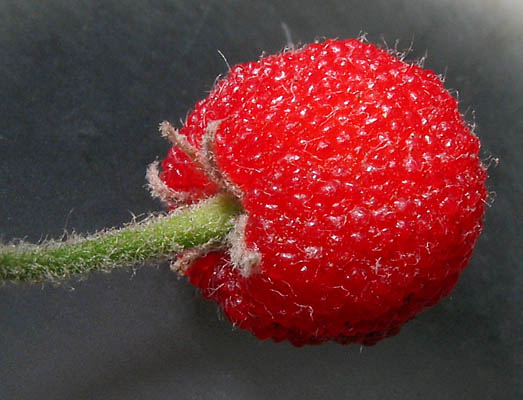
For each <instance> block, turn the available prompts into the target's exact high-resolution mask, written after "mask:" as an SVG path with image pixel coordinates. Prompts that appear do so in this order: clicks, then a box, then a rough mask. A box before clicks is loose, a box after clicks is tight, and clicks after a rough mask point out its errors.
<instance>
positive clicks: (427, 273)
mask: <svg viewBox="0 0 523 400" xmlns="http://www.w3.org/2000/svg"><path fill="white" fill-rule="evenodd" d="M213 122H218V123H217V124H216V129H215V132H214V143H213V146H214V147H213V151H214V157H215V162H216V167H217V168H218V169H219V171H220V173H221V174H222V175H223V176H224V177H226V178H227V181H228V182H230V184H231V185H233V186H234V187H235V188H237V189H238V190H239V192H241V199H240V200H241V204H242V206H243V209H244V212H245V214H246V215H247V222H246V225H245V232H244V237H243V240H244V241H245V243H244V245H245V247H246V249H248V250H249V251H251V252H254V253H256V254H258V255H259V256H260V261H259V262H258V263H257V264H256V265H255V267H254V269H253V270H252V272H250V273H249V274H247V275H246V274H244V273H242V272H241V271H240V269H239V268H238V266H237V265H236V264H235V262H233V261H234V260H233V261H231V256H230V253H231V252H230V251H229V250H228V249H227V248H224V249H223V250H220V251H214V252H211V253H210V254H207V255H206V256H204V257H201V258H198V259H196V261H194V262H193V263H192V265H191V266H190V267H189V268H188V269H187V270H186V271H185V273H186V274H187V276H188V278H189V280H190V281H191V283H193V284H194V285H196V286H198V287H199V288H200V289H201V292H202V295H203V296H204V297H205V298H208V299H211V300H214V301H216V302H217V303H218V304H219V305H220V306H221V307H222V309H223V311H224V313H225V315H226V316H227V317H228V318H229V320H230V321H231V322H232V323H233V324H234V325H236V326H238V327H240V328H244V329H249V330H250V331H252V332H253V333H254V335H256V336H257V337H258V338H261V339H265V338H272V339H274V340H275V341H282V340H288V341H290V342H291V343H292V344H294V345H296V346H301V345H305V344H318V343H321V342H325V341H329V340H334V341H336V342H339V343H343V344H345V343H352V342H357V343H361V344H365V345H372V344H375V343H376V342H378V341H379V340H381V339H383V338H385V337H387V336H391V335H394V334H396V333H397V332H398V331H399V330H400V328H401V326H402V325H403V324H404V323H405V322H406V321H408V320H410V319H412V318H413V317H414V316H415V315H416V314H418V313H419V312H420V311H422V310H423V309H424V308H426V307H428V306H432V305H434V304H435V303H437V302H438V301H439V300H440V299H441V298H442V297H443V296H445V295H447V294H448V293H449V291H450V290H451V289H452V287H453V286H454V285H455V284H456V282H457V280H458V278H459V275H460V272H461V271H462V270H463V268H465V266H466V265H467V263H468V261H469V259H470V256H471V254H472V250H473V247H474V245H475V242H476V240H477V238H478V236H479V234H480V232H481V229H482V217H483V214H484V205H485V201H486V198H487V190H486V187H485V180H486V177H487V173H486V167H485V166H484V165H483V164H482V163H481V161H480V158H479V155H478V154H479V150H480V142H479V140H478V138H477V137H476V136H475V135H474V134H473V133H472V132H471V130H470V128H469V127H468V125H467V124H466V123H465V122H464V120H463V118H462V116H461V115H460V113H459V111H458V104H457V101H456V99H454V98H453V97H452V96H451V95H450V94H449V93H448V91H447V90H446V89H445V88H444V86H443V84H442V81H441V79H440V78H439V77H438V76H436V75H435V74H434V73H433V72H432V71H428V70H424V69H422V68H420V67H419V66H418V65H415V64H409V63H406V62H403V61H401V60H399V59H398V58H396V57H395V56H393V55H391V54H389V53H388V52H387V51H386V50H383V49H380V48H378V47H376V46H374V45H371V44H368V43H365V42H363V41H360V40H356V39H350V40H327V41H325V42H323V43H315V44H310V45H307V46H305V47H303V48H299V49H292V50H287V51H285V52H282V53H280V54H276V55H272V56H268V57H265V58H262V59H260V60H259V61H255V62H249V63H246V64H241V65H236V66H234V67H232V69H231V71H230V72H229V74H228V75H227V76H226V77H225V78H223V79H221V80H219V81H218V82H217V83H216V85H215V87H214V89H213V90H212V91H211V93H210V94H209V95H208V97H206V98H205V99H203V100H201V101H200V102H198V103H197V104H196V105H195V107H194V109H193V111H192V112H191V113H190V115H189V116H188V118H187V121H186V123H185V125H184V126H183V127H182V128H181V129H180V131H179V132H180V134H182V135H184V136H185V137H186V138H187V140H188V142H189V143H190V144H191V145H192V146H194V147H195V148H196V149H199V150H201V149H202V140H204V137H205V134H206V133H207V132H208V131H209V124H210V123H213ZM162 169H163V171H162V173H161V178H162V179H163V181H164V182H165V183H166V184H167V185H168V186H169V187H170V188H172V189H173V190H175V191H178V192H189V193H192V195H193V196H192V197H191V198H192V199H193V200H192V201H195V199H196V200H198V199H203V198H205V197H208V196H210V195H212V194H213V193H215V192H216V191H218V190H220V187H219V185H217V184H216V183H214V182H211V180H210V179H209V178H208V177H206V174H205V171H202V170H201V168H200V167H199V166H198V165H196V164H195V163H193V162H192V160H191V159H190V158H189V157H188V156H187V155H185V154H184V153H183V152H182V151H181V150H180V149H179V148H178V147H176V146H174V147H173V148H172V149H171V151H170V152H169V154H168V156H167V158H166V159H165V160H164V161H163V164H162ZM222 189H223V188H222Z"/></svg>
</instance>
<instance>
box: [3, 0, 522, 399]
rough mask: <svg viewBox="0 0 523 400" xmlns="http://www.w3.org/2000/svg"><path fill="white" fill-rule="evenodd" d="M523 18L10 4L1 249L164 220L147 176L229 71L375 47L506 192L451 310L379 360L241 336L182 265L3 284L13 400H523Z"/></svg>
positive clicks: (403, 8)
mask: <svg viewBox="0 0 523 400" xmlns="http://www.w3.org/2000/svg"><path fill="white" fill-rule="evenodd" d="M522 20H523V3H522V2H521V1H519V0H513V1H510V0H498V1H494V0H492V1H488V0H476V1H475V0H463V1H452V0H439V1H437V0H433V1H428V0H419V1H415V0H411V1H408V0H402V1H400V0H398V1H378V0H373V1H341V0H340V1H335V0H323V1H309V0H303V1H255V0H249V1H247V0H220V1H194V0H186V1H182V0H156V1H155V0H149V1H143V0H135V1H130V0H129V1H92V0H91V1H89V0H85V1H80V0H73V1H63V0H62V1H60V0H46V1H36V0H33V1H28V0H3V1H1V2H0V90H1V101H0V237H1V240H2V241H9V240H11V239H13V238H25V239H27V240H30V241H38V240H40V239H43V238H46V237H59V236H60V235H62V233H63V231H64V229H66V230H68V231H71V230H75V231H77V232H94V231H96V230H99V229H101V228H103V227H107V226H116V225H120V224H122V223H124V222H127V221H129V220H130V218H131V213H134V214H141V213H146V212H149V211H152V210H160V209H161V206H160V204H159V203H157V202H156V201H153V200H152V199H151V198H150V197H149V194H148V193H147V191H146V190H145V189H144V183H145V179H144V174H145V167H146V165H147V164H148V163H150V162H151V161H153V160H155V159H156V158H159V157H163V156H164V155H165V153H166V151H167V150H168V147H169V146H168V144H167V143H166V142H165V141H163V140H162V139H161V138H160V137H159V134H158V132H157V126H158V123H159V122H160V121H162V120H164V119H169V120H171V121H173V122H177V121H179V120H180V119H183V118H184V117H185V115H186V113H187V111H188V110H189V109H190V108H191V106H192V105H193V104H194V102H195V101H197V100H198V99H200V98H201V97H203V96H205V94H206V93H207V91H208V90H209V89H210V88H211V87H212V84H213V82H214V80H215V78H216V77H217V76H218V75H219V74H224V73H226V71H227V66H226V64H225V62H224V60H223V59H222V57H221V56H220V54H219V52H218V51H221V52H222V53H223V54H224V56H225V57H226V59H227V60H228V62H229V63H230V64H235V63H238V62H244V61H249V60H253V59H257V58H258V57H259V56H260V54H261V53H262V52H264V51H266V52H269V53H272V52H276V51H278V50H280V49H282V48H283V46H284V45H285V44H286V43H287V42H288V40H289V36H290V39H291V40H292V41H293V42H294V43H298V44H299V43H307V42H311V41H313V40H315V39H317V38H323V37H329V38H330V37H339V38H347V37H354V36H357V35H359V34H360V33H362V32H367V33H368V35H367V38H368V39H369V40H370V41H371V42H375V43H380V44H382V45H385V43H386V44H388V46H394V44H395V43H396V40H397V41H398V43H399V44H398V47H399V48H400V49H405V48H408V47H412V49H413V50H412V52H411V54H410V56H409V58H410V59H411V60H414V59H417V58H420V57H422V56H424V55H427V56H428V57H427V61H426V63H425V66H426V67H427V68H430V69H432V70H434V71H435V72H436V73H438V74H445V75H446V85H447V87H448V88H452V89H454V90H455V91H456V93H459V99H460V103H461V107H462V112H463V113H464V114H465V116H466V118H467V119H468V120H469V121H472V120H475V122H476V125H477V128H476V132H477V134H478V136H479V137H480V138H481V140H482V142H483V148H484V150H483V152H484V153H483V156H484V158H485V159H487V158H488V157H489V156H490V155H494V156H496V157H499V158H500V164H499V166H498V167H496V168H494V167H492V168H491V169H490V170H489V173H490V176H491V178H490V180H489V187H490V189H491V190H492V191H493V192H496V193H497V199H496V201H495V202H494V204H493V206H492V207H490V208H489V209H488V210H487V214H486V219H485V231H484V234H483V235H482V237H481V238H480V240H479V242H478V245H477V248H476V251H475V254H474V257H473V259H472V261H471V263H470V266H469V267H468V269H467V270H466V271H465V272H464V274H463V276H462V279H461V281H460V283H459V284H458V286H457V287H456V289H455V290H454V292H453V294H452V295H451V296H450V297H449V298H447V299H445V300H444V301H442V302H441V303H440V304H439V305H437V306H436V307H434V308H432V309H430V310H428V311H427V312H425V313H423V314H422V315H420V316H419V317H418V318H416V319H415V320H414V321H412V322H411V323H410V324H408V325H407V326H406V327H405V328H404V329H403V330H402V332H401V333H400V334H399V335H398V336H397V337H394V338H391V339H388V340H386V341H383V342H381V343H379V344H378V345H376V346H375V347H365V348H360V347H359V346H356V345H353V346H347V347H343V346H339V345H335V344H325V345H321V346H318V347H305V348H300V349H297V348H293V347H292V346H290V345H289V344H285V343H284V344H274V343H272V342H270V341H265V342H260V341H258V340H257V339H255V338H254V337H252V336H251V335H250V334H249V333H246V332H243V331H239V330H234V329H233V328H232V327H231V326H230V324H229V323H228V322H227V321H225V320H224V319H223V317H221V316H220V314H219V312H217V309H216V307H215V306H214V304H210V303H207V302H205V301H203V300H202V299H201V298H200V297H199V295H198V293H197V292H196V290H194V289H193V288H192V287H191V286H190V285H189V284H188V283H187V282H186V281H185V280H178V279H177V278H176V276H175V275H174V274H173V273H171V272H170V271H169V268H168V266H167V265H164V264H162V265H147V266H143V267H141V268H139V269H137V270H131V269H129V270H121V271H117V272H114V273H111V274H108V275H105V274H97V275H94V276H90V277H89V278H88V279H87V280H85V281H81V282H78V281H74V282H68V283H66V284H64V285H63V286H60V287H54V286H51V285H41V286H25V285H13V284H6V285H0V329H1V337H0V398H1V399H39V400H43V399H173V398H177V399H314V398H318V399H319V398H325V399H342V398H343V399H345V398H347V399H349V398H350V399H365V400H371V399H424V400H428V399H521V398H523V390H522V380H523V374H522V370H523V365H522V362H521V361H522V359H523V352H522V335H523V324H522V314H523V313H522V296H521V294H522V292H523V290H522V289H523V281H522V276H523V274H522V268H521V259H522V256H523V254H522V238H521V222H522V216H521V204H522V198H523V197H522V181H521V174H522V171H523V166H522V136H521V135H522V133H523V123H522V121H523V118H522V113H523V74H522V71H523V24H522V23H521V21H522Z"/></svg>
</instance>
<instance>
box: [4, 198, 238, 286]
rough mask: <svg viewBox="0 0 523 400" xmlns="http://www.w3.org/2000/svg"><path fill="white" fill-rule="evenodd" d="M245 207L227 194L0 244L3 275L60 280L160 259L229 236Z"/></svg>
mask: <svg viewBox="0 0 523 400" xmlns="http://www.w3.org/2000/svg"><path fill="white" fill-rule="evenodd" d="M240 211H241V207H240V206H239V204H238V203H237V201H236V200H234V199H232V198H231V197H229V196H227V195H218V196H216V197H213V198H211V199H209V200H206V201H204V202H202V203H200V204H198V205H196V206H191V207H186V208H182V209H180V210H177V211H175V212H171V213H169V214H166V215H161V216H155V217H151V218H149V219H147V220H145V221H143V222H140V223H131V224H129V225H127V226H125V227H124V228H121V229H114V230H109V231H103V232H100V233H97V234H95V235H93V236H90V237H85V238H73V239H69V240H67V241H65V242H49V243H44V244H43V245H40V246H35V245H29V244H24V243H22V244H17V245H5V246H0V280H10V281H19V282H42V281H59V280H62V279H66V278H69V277H71V276H74V275H79V274H85V273H88V272H92V271H109V270H111V269H114V268H117V267H124V266H129V265H132V264H139V263H142V262H144V261H150V260H153V261H161V260H165V259H169V258H173V256H174V255H175V254H176V253H177V252H179V251H181V250H184V249H187V248H191V247H195V246H199V245H204V244H206V243H209V242H220V241H222V242H223V241H224V239H225V238H226V236H227V234H228V233H229V232H230V231H231V229H232V227H233V219H234V218H233V217H235V216H236V215H238V214H239V213H240Z"/></svg>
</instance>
